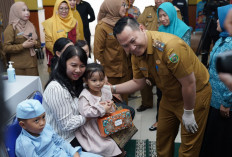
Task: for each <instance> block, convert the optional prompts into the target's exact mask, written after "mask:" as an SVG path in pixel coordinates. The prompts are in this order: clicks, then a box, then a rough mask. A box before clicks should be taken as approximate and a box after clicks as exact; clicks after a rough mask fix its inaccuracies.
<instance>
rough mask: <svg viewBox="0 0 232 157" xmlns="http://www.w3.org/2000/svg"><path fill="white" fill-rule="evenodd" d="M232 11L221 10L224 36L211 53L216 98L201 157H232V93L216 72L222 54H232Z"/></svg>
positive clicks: (213, 93) (213, 99) (212, 79)
mask: <svg viewBox="0 0 232 157" xmlns="http://www.w3.org/2000/svg"><path fill="white" fill-rule="evenodd" d="M231 9H232V4H230V5H226V6H223V7H218V18H219V19H218V21H217V31H219V32H221V33H220V35H219V36H220V38H219V39H218V41H217V42H216V43H215V45H214V47H213V49H212V51H211V52H210V61H209V74H210V78H209V82H210V84H211V86H212V97H211V103H210V111H209V117H208V121H207V125H206V130H205V135H204V140H203V143H202V148H201V153H200V157H206V156H207V157H208V156H210V157H214V156H215V157H216V156H223V157H231V156H232V149H231V148H232V134H231V132H232V92H231V91H229V89H228V88H227V87H226V86H225V85H224V84H223V82H222V81H221V80H220V79H219V77H218V73H217V71H216V59H217V56H218V54H221V53H224V52H226V51H229V50H232V37H231V36H229V33H228V32H227V31H226V30H225V19H226V17H227V15H228V12H229V10H231Z"/></svg>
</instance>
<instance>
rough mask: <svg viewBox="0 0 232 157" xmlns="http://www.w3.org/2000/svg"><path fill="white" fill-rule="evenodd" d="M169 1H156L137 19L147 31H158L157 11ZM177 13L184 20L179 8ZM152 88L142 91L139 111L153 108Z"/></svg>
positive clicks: (147, 87)
mask: <svg viewBox="0 0 232 157" xmlns="http://www.w3.org/2000/svg"><path fill="white" fill-rule="evenodd" d="M168 1H169V0H155V6H152V5H151V6H148V7H146V8H145V10H144V11H143V13H142V14H141V15H140V16H139V18H138V19H137V21H138V22H139V23H140V24H142V25H143V26H144V28H145V29H147V30H150V31H158V28H159V22H158V16H157V9H158V8H159V6H160V5H161V4H162V3H164V2H168ZM175 8H176V7H175ZM176 11H177V17H178V18H179V19H181V20H182V17H181V12H180V10H179V9H178V8H176ZM152 88H153V86H152V85H151V86H149V85H146V86H145V87H144V88H143V89H142V90H141V96H142V105H141V106H140V107H139V108H138V109H137V111H143V110H145V109H147V108H152V107H153V93H152ZM158 92H159V91H158ZM158 92H157V94H158V96H159V95H160V94H161V93H158ZM160 97H161V96H160ZM158 99H159V98H158ZM155 125H156V124H155Z"/></svg>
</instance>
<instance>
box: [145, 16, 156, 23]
mask: <svg viewBox="0 0 232 157" xmlns="http://www.w3.org/2000/svg"><path fill="white" fill-rule="evenodd" d="M146 21H147V22H152V21H154V16H152V15H147V17H146Z"/></svg>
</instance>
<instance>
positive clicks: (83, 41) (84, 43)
mask: <svg viewBox="0 0 232 157" xmlns="http://www.w3.org/2000/svg"><path fill="white" fill-rule="evenodd" d="M74 45H75V46H79V47H81V48H82V47H84V46H85V45H87V46H88V47H89V45H88V42H87V41H86V40H77V41H76V43H75V44H74ZM89 51H90V48H89ZM87 57H90V58H91V55H90V53H89V56H87Z"/></svg>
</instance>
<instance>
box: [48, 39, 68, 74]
mask: <svg viewBox="0 0 232 157" xmlns="http://www.w3.org/2000/svg"><path fill="white" fill-rule="evenodd" d="M70 42H72V41H71V40H70V39H68V38H63V37H62V38H59V39H57V40H56V42H55V43H54V47H53V52H54V57H53V58H52V59H51V71H53V70H54V68H55V66H56V63H57V62H58V59H59V57H58V56H57V55H56V51H59V52H61V50H62V49H63V48H64V47H65V45H67V44H68V43H70Z"/></svg>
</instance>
